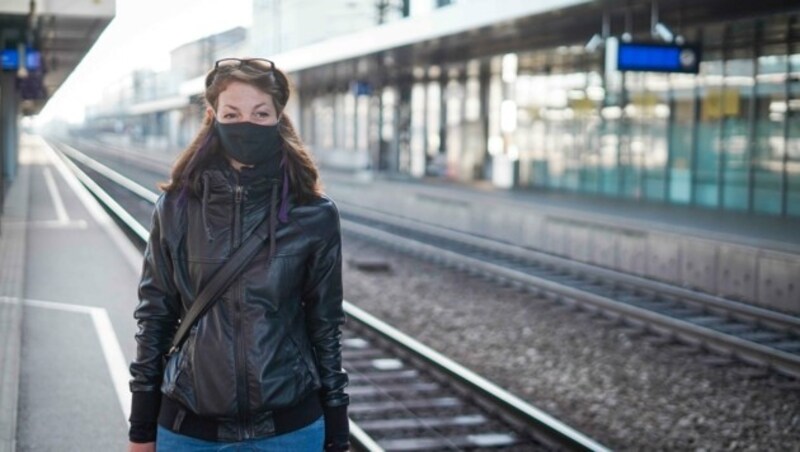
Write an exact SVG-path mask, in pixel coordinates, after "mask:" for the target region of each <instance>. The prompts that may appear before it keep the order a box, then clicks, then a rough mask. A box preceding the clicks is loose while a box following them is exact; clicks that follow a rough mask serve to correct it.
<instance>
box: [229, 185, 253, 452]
mask: <svg viewBox="0 0 800 452" xmlns="http://www.w3.org/2000/svg"><path fill="white" fill-rule="evenodd" d="M237 177H238V175H237ZM243 192H244V188H243V187H242V186H241V185H239V184H238V182H237V185H236V188H235V191H234V193H235V195H234V215H233V221H234V223H233V249H234V250H235V249H237V248H239V246H241V243H242V200H243V198H244V196H243ZM235 294H236V296H235V302H234V305H235V306H236V331H235V333H234V334H235V335H236V353H235V356H236V375H237V391H236V395H237V398H238V403H237V405H238V407H239V422H240V423H241V425H242V427H243V429H244V431H243V432H241V436H242V439H248V438H251V437H252V436H253V435H252V433H251V432H250V430H251V428H250V419H249V414H248V411H249V410H248V407H249V403H248V402H249V399H250V397H249V395H248V391H247V352H246V347H245V343H244V335H243V333H242V329H243V326H244V325H243V324H244V320H243V317H244V315H243V311H244V300H243V299H242V296H241V294H242V287H241V280H240V281H238V282H237V283H236V292H235Z"/></svg>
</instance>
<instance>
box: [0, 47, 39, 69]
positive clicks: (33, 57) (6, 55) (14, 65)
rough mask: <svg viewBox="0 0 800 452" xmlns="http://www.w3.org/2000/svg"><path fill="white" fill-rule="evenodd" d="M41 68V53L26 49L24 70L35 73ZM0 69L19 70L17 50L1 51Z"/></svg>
mask: <svg viewBox="0 0 800 452" xmlns="http://www.w3.org/2000/svg"><path fill="white" fill-rule="evenodd" d="M41 67H42V54H41V52H39V51H38V50H33V49H28V50H27V51H26V52H25V68H26V69H28V70H29V71H35V70H38V69H39V68H41ZM2 68H3V70H4V71H16V70H17V69H19V52H17V49H4V50H3V51H2Z"/></svg>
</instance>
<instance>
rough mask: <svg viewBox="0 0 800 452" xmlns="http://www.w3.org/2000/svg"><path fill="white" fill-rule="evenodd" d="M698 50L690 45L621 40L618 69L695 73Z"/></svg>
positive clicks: (698, 57) (698, 56) (698, 62)
mask: <svg viewBox="0 0 800 452" xmlns="http://www.w3.org/2000/svg"><path fill="white" fill-rule="evenodd" d="M699 67H700V50H699V48H698V47H696V46H691V45H680V46H679V45H675V44H642V43H633V42H621V43H620V44H619V50H618V53H617V69H619V70H620V71H648V72H684V73H690V74H696V73H697V71H698V69H699Z"/></svg>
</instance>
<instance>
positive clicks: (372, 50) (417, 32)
mask: <svg viewBox="0 0 800 452" xmlns="http://www.w3.org/2000/svg"><path fill="white" fill-rule="evenodd" d="M789 3H791V2H786V1H785V0H760V1H758V2H739V3H737V4H736V6H735V7H732V6H731V3H730V0H695V1H692V2H688V1H686V0H661V1H660V2H658V7H659V10H658V16H659V20H660V21H664V22H666V23H668V24H669V25H670V26H671V27H672V28H673V30H675V31H676V32H680V30H681V27H687V26H693V25H697V24H713V23H718V22H723V21H730V20H736V19H741V18H748V17H756V16H760V15H767V14H774V13H781V12H785V11H787V10H790V9H791V8H792V7H791V6H789V5H788V4H789ZM652 5H653V2H652V0H629V1H627V2H621V1H616V0H537V1H531V0H506V1H503V2H491V1H474V2H468V1H465V2H459V3H456V4H454V5H450V6H447V7H444V8H440V9H437V10H434V11H432V12H431V13H429V14H426V15H421V16H413V17H410V18H407V19H403V20H399V21H396V22H391V23H388V24H384V25H381V26H378V27H373V28H370V29H366V30H363V31H359V32H355V33H352V34H348V35H344V36H338V37H335V38H332V39H329V40H326V41H323V42H318V43H315V44H311V45H308V46H305V47H302V48H298V49H293V50H290V51H287V52H283V53H280V54H277V55H258V56H266V57H268V58H270V59H272V60H274V61H275V62H276V64H277V65H278V67H280V68H281V69H283V70H285V71H287V72H290V73H294V74H295V77H294V81H295V83H296V84H297V85H298V86H302V87H303V88H305V87H313V89H322V90H325V89H330V88H334V87H338V86H341V83H346V82H348V81H352V80H354V79H366V80H371V79H375V78H376V77H378V76H379V75H377V74H384V75H386V74H389V75H390V76H392V77H394V76H396V74H400V73H404V74H405V75H406V76H408V75H410V74H411V73H412V69H413V68H414V67H415V66H421V67H426V66H430V65H432V64H442V65H446V64H448V63H450V62H463V61H465V60H469V59H473V58H484V57H487V56H493V55H498V54H503V53H506V52H518V51H522V50H531V49H541V48H553V47H558V46H569V45H580V46H583V45H584V44H585V43H586V42H587V41H588V40H589V38H590V37H591V36H592V35H593V34H595V33H600V32H601V29H602V19H603V15H604V14H608V17H609V20H610V32H611V34H612V35H620V34H621V33H622V31H623V28H624V27H626V26H627V25H625V23H626V22H629V23H630V27H631V28H632V31H633V32H634V33H639V34H643V33H648V32H649V29H650V26H651V13H652V9H651V8H652ZM203 82H204V77H197V78H196V79H192V80H189V81H187V82H185V83H184V84H183V85H182V87H181V94H182V95H197V94H200V93H202V91H203V89H204V85H203Z"/></svg>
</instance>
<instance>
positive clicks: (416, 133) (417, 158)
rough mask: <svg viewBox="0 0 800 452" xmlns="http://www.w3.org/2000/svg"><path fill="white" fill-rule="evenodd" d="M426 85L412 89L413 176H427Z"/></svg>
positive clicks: (415, 86) (418, 83) (417, 85)
mask: <svg viewBox="0 0 800 452" xmlns="http://www.w3.org/2000/svg"><path fill="white" fill-rule="evenodd" d="M425 105H426V102H425V85H424V84H423V83H422V82H417V83H415V84H414V86H413V87H412V88H411V143H410V145H411V175H412V176H416V177H421V176H423V175H425V167H426V166H427V163H428V162H427V159H426V158H425V157H426V156H425Z"/></svg>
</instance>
